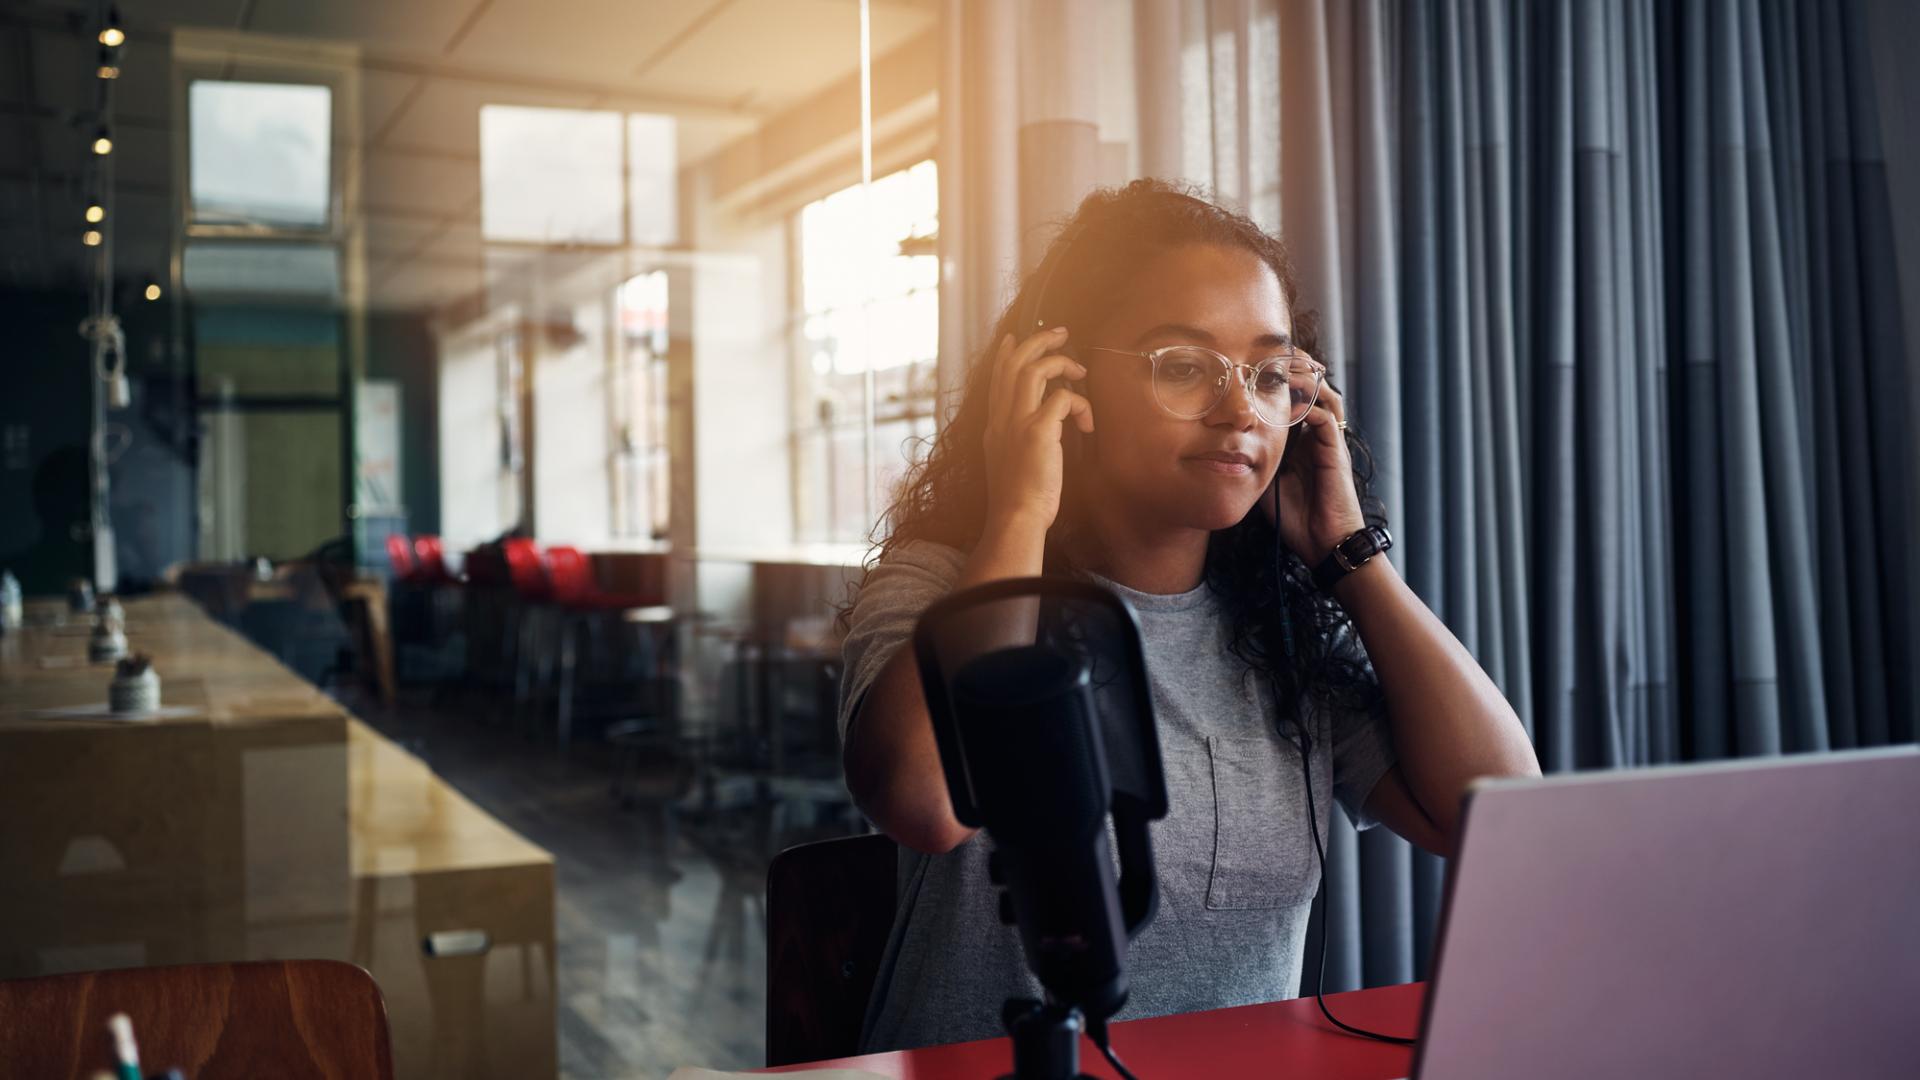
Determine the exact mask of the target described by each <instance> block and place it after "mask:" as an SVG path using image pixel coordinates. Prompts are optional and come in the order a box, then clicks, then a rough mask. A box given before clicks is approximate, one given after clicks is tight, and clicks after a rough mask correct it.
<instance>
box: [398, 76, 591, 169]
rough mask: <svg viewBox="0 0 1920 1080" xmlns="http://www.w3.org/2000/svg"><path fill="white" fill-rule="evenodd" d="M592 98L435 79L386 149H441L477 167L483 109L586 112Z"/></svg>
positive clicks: (408, 112)
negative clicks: (538, 107)
mask: <svg viewBox="0 0 1920 1080" xmlns="http://www.w3.org/2000/svg"><path fill="white" fill-rule="evenodd" d="M591 102H592V96H591V95H588V94H577V93H570V92H564V91H554V90H537V89H528V88H526V87H518V86H515V87H503V86H499V85H497V84H490V83H476V82H465V81H454V80H451V79H435V80H433V81H431V82H429V83H428V84H427V88H426V89H425V90H423V91H422V92H421V93H420V94H419V96H417V97H416V98H414V101H413V105H412V106H411V107H409V108H408V109H407V111H406V115H404V116H402V117H401V118H400V120H399V122H398V123H396V124H394V125H393V129H392V131H391V132H390V133H389V134H388V136H387V140H386V142H387V145H390V146H407V147H416V148H424V149H430V150H438V151H442V152H444V153H450V154H458V155H461V156H464V157H471V158H473V159H474V168H475V169H476V171H477V170H478V168H479V155H480V106H482V105H491V104H500V105H545V106H551V107H554V108H586V107H588V106H589V105H590V104H591Z"/></svg>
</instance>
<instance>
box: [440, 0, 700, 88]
mask: <svg viewBox="0 0 1920 1080" xmlns="http://www.w3.org/2000/svg"><path fill="white" fill-rule="evenodd" d="M722 2H725V0H546V2H544V3H532V2H528V0H504V2H499V3H495V4H494V5H493V6H492V7H490V8H488V9H487V11H486V13H485V14H484V15H482V16H481V17H480V20H479V21H478V22H477V23H475V24H474V27H473V30H472V31H471V32H469V33H468V34H467V36H466V38H465V40H463V41H462V42H461V43H460V46H459V48H457V49H456V50H454V53H453V58H454V60H455V61H457V62H459V63H461V64H463V65H467V64H471V65H474V66H482V67H488V68H496V69H500V70H513V71H522V72H532V73H538V74H542V75H548V76H552V77H556V78H569V79H586V80H596V81H607V82H617V83H624V82H626V81H628V80H629V79H630V78H631V77H632V75H633V69H634V67H635V66H636V65H638V64H639V63H640V62H641V61H642V60H643V59H645V58H646V57H648V56H651V55H653V53H654V52H655V50H657V49H659V48H660V47H662V46H664V45H666V44H667V43H669V42H671V41H672V40H673V39H674V38H675V37H676V36H678V35H679V34H680V33H681V32H682V31H684V30H685V29H686V28H687V27H688V26H689V25H691V24H692V23H694V22H695V21H696V20H698V19H699V18H700V17H701V16H702V14H703V13H705V12H706V11H708V10H710V9H711V8H712V7H713V6H714V5H715V4H717V3H722Z"/></svg>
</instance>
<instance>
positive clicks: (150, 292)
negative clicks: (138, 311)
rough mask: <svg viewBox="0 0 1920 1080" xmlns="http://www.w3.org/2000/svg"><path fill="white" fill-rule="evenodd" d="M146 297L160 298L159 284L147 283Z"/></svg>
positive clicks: (151, 298) (150, 298)
mask: <svg viewBox="0 0 1920 1080" xmlns="http://www.w3.org/2000/svg"><path fill="white" fill-rule="evenodd" d="M147 299H149V300H158V299H160V286H158V285H148V286H147Z"/></svg>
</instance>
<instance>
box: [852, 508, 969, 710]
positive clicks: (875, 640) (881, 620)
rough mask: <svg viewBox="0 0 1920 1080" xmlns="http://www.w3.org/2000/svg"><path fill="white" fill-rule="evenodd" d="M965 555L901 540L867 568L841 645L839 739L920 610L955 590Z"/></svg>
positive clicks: (905, 638) (906, 637)
mask: <svg viewBox="0 0 1920 1080" xmlns="http://www.w3.org/2000/svg"><path fill="white" fill-rule="evenodd" d="M966 561H967V559H966V555H965V554H964V553H963V552H961V551H959V550H957V549H955V548H950V547H947V546H945V545H942V544H933V543H927V542H924V541H920V542H915V543H910V544H904V545H902V546H901V547H900V549H899V550H897V551H895V552H893V553H892V554H890V555H888V556H887V558H885V559H883V560H882V561H881V562H880V563H879V564H878V565H876V566H875V567H874V568H873V570H872V571H871V572H869V573H868V574H867V578H866V580H865V581H864V582H862V583H861V586H860V592H859V594H858V595H857V596H856V597H855V598H854V603H853V611H852V612H851V613H849V614H848V616H847V624H848V625H847V638H846V642H845V643H844V644H843V645H842V646H841V651H840V659H841V676H840V711H839V723H840V739H841V741H842V742H845V741H846V737H847V728H848V726H849V725H850V724H851V723H852V722H853V714H854V713H855V712H856V711H858V710H859V707H860V700H861V698H863V697H865V696H866V693H867V688H868V687H871V686H872V685H873V681H874V680H875V679H877V678H879V676H880V669H881V668H884V667H886V666H887V661H889V660H891V659H893V656H894V654H895V653H897V652H899V651H900V648H901V646H903V645H905V644H907V642H908V641H909V639H911V638H912V637H913V626H914V623H915V622H916V621H918V620H919V618H920V613H921V612H923V611H925V610H926V609H927V608H928V607H930V606H932V604H933V603H934V601H936V600H939V599H940V598H941V597H944V596H946V595H947V594H948V593H950V592H952V591H953V586H954V583H955V582H957V581H959V580H960V572H961V570H962V569H963V568H964V567H965V566H966Z"/></svg>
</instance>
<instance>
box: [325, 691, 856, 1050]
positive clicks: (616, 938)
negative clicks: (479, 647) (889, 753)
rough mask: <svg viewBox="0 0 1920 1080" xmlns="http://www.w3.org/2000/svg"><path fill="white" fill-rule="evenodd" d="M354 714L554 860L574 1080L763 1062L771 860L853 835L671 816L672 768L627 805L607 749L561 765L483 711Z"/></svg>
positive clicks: (565, 1026) (429, 707)
mask: <svg viewBox="0 0 1920 1080" xmlns="http://www.w3.org/2000/svg"><path fill="white" fill-rule="evenodd" d="M441 697H442V698H444V695H441ZM409 699H419V700H418V701H417V702H416V703H413V704H408V703H407V702H408V700H409ZM353 708H354V709H355V711H356V713H357V714H358V715H360V716H361V717H362V718H363V719H365V720H367V721H368V722H369V723H371V724H373V725H374V726H375V727H378V728H380V729H381V730H382V731H383V732H384V733H385V734H387V735H388V737H390V738H392V739H394V740H395V741H397V742H399V743H401V744H402V745H403V746H405V747H407V748H408V749H409V750H411V751H413V752H414V753H415V754H417V755H419V756H420V757H422V758H423V759H425V760H426V761H427V762H428V764H429V765H431V766H432V767H433V769H434V770H435V771H436V772H437V773H439V774H440V775H441V776H443V777H444V778H446V779H447V780H448V781H449V782H450V783H452V784H453V785H454V786H455V787H457V788H459V789H460V790H461V791H462V792H463V793H464V794H466V795H467V797H469V798H471V799H472V800H473V801H474V802H475V803H477V804H478V805H480V806H481V807H482V808H484V809H485V810H487V811H488V812H489V813H491V814H493V815H494V816H495V817H497V818H499V819H500V820H501V821H503V822H504V823H506V824H507V825H508V826H510V827H512V828H513V829H515V830H516V831H518V832H520V833H521V834H522V835H523V836H525V837H526V838H527V839H529V840H531V841H533V842H534V843H536V844H539V845H540V846H542V847H544V848H546V849H547V850H548V851H551V852H552V853H553V854H554V857H555V865H556V882H557V893H558V895H557V897H556V905H555V912H556V914H555V921H556V923H557V925H556V927H555V932H556V936H557V942H558V960H559V964H558V967H559V1001H558V1008H559V1041H560V1075H561V1076H562V1077H565V1078H581V1080H585V1078H588V1077H593V1078H612V1080H618V1078H628V1077H633V1078H641V1077H644V1078H647V1080H663V1078H665V1077H666V1076H667V1075H668V1074H670V1073H671V1072H672V1071H673V1070H674V1069H675V1068H676V1067H678V1066H681V1065H698V1066H704V1067H708V1068H715V1069H743V1068H756V1067H759V1066H761V1065H763V1064H764V1063H765V1058H764V1056H763V1050H764V1036H763V1032H764V1028H765V1007H766V910H765V885H766V870H767V861H768V858H769V856H770V853H771V852H772V851H774V850H778V848H779V847H782V846H785V845H786V844H789V843H797V842H801V841H804V840H808V839H815V838H819V837H821V836H825V835H837V834H838V833H839V832H843V831H845V830H844V828H843V827H841V826H838V825H827V826H820V827H816V826H813V825H810V824H809V825H806V826H804V827H797V828H787V827H782V828H781V830H780V832H779V834H778V835H769V834H768V830H769V824H768V822H769V818H768V815H766V814H764V813H760V814H755V813H753V812H751V811H744V810H743V811H738V812H734V813H731V814H719V815H711V816H700V815H692V816H690V815H686V814H683V813H678V812H674V811H672V810H669V809H668V805H669V803H670V801H671V799H672V797H673V796H674V795H676V794H680V793H682V792H683V791H684V790H685V789H686V788H687V787H688V786H689V785H688V781H687V779H686V776H685V770H684V769H676V768H675V767H674V766H672V765H671V764H670V763H667V762H665V761H662V762H660V763H659V764H658V765H656V766H654V767H651V768H648V769H643V770H642V774H641V776H640V778H639V782H638V784H637V785H636V791H637V793H638V794H639V796H640V797H639V798H637V799H635V800H633V802H632V804H631V805H628V806H624V807H623V806H621V805H620V804H618V803H617V802H616V801H615V800H614V799H613V797H612V795H611V792H610V790H609V785H610V781H611V778H612V775H613V769H612V766H611V763H610V759H609V757H608V755H607V753H606V747H605V745H604V744H601V743H597V742H594V743H578V744H576V745H575V746H574V748H573V752H571V753H567V754H562V753H561V752H560V751H559V750H558V749H557V748H556V747H555V746H553V745H552V744H551V743H550V742H542V741H535V740H529V739H528V738H527V737H526V736H524V735H522V734H519V733H516V732H514V731H513V730H511V729H510V727H508V726H506V725H489V724H486V723H482V722H478V721H476V720H474V719H473V717H474V715H475V712H476V711H477V710H476V709H475V708H474V707H473V706H472V705H471V704H464V705H463V704H453V705H449V704H445V703H442V704H431V703H428V702H427V700H426V699H425V697H424V696H423V695H418V694H408V695H406V696H405V697H403V702H402V704H401V705H400V706H399V707H397V708H395V709H382V708H380V707H379V706H377V705H373V704H371V703H368V702H365V701H356V702H354V703H353Z"/></svg>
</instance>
